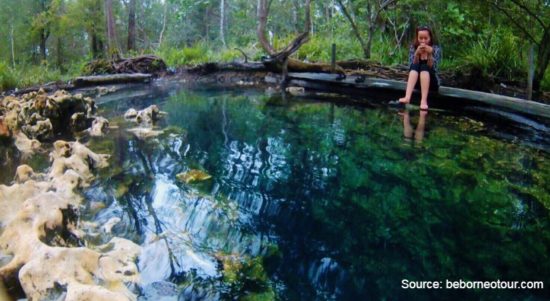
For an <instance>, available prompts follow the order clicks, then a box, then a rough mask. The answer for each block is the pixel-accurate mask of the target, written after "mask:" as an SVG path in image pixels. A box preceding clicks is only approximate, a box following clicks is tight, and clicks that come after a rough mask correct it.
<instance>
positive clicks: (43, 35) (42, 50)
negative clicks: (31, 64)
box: [40, 29, 49, 61]
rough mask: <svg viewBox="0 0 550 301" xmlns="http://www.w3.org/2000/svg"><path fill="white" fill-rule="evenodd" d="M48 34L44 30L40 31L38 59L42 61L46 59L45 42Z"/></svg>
mask: <svg viewBox="0 0 550 301" xmlns="http://www.w3.org/2000/svg"><path fill="white" fill-rule="evenodd" d="M48 36H49V34H48V33H47V31H46V30H45V29H41V30H40V57H41V59H42V60H43V61H45V60H46V59H47V56H46V42H47V40H48Z"/></svg>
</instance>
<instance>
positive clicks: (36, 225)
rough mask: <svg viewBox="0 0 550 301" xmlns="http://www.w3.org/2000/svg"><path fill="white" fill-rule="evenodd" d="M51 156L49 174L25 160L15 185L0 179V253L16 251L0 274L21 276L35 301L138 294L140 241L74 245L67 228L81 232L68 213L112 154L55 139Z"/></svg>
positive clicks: (128, 297) (119, 297)
mask: <svg viewBox="0 0 550 301" xmlns="http://www.w3.org/2000/svg"><path fill="white" fill-rule="evenodd" d="M50 157H51V159H52V166H51V168H50V170H49V172H48V173H47V174H39V173H35V172H34V171H33V170H32V168H31V167H30V166H27V165H21V166H19V167H18V169H17V172H16V175H15V182H14V184H12V185H11V186H5V185H0V230H1V233H2V234H1V235H0V253H2V254H3V255H5V256H8V257H11V260H10V261H9V262H8V263H6V264H4V265H3V266H2V267H0V277H2V278H3V279H15V278H16V277H17V278H18V280H19V282H20V284H21V287H22V288H23V290H24V292H25V294H26V295H27V298H28V299H29V300H48V299H51V298H52V297H54V296H61V299H62V300H67V301H70V300H75V301H76V300H109V301H110V300H136V295H135V294H134V292H132V290H131V289H129V288H128V286H127V285H130V286H132V284H133V285H137V284H138V283H139V273H138V270H137V266H136V264H135V260H136V258H137V256H138V254H139V252H140V247H139V246H137V245H136V244H134V243H133V242H131V241H128V240H125V239H121V238H113V239H112V240H111V241H110V242H108V243H107V244H106V245H101V246H88V247H83V246H77V247H72V246H71V245H70V244H69V243H68V242H67V241H65V240H64V239H63V237H62V234H61V233H67V232H69V233H74V235H75V236H76V237H80V236H81V234H79V233H81V231H78V225H77V224H76V222H75V221H74V220H73V219H70V218H68V217H67V212H75V211H78V210H77V208H78V207H79V206H80V203H81V202H82V197H81V195H80V193H79V189H81V188H82V187H85V186H87V185H89V183H90V181H91V180H92V179H93V171H94V170H95V169H98V168H104V167H106V166H107V159H108V156H106V155H101V154H96V153H94V152H92V151H91V150H89V149H88V148H87V147H86V146H84V145H82V144H80V143H78V142H66V141H56V142H55V143H54V150H53V151H52V152H51V154H50ZM48 233H49V234H50V235H48ZM52 233H53V234H55V235H57V236H59V237H61V238H60V239H58V240H57V241H56V243H55V244H53V243H51V242H50V241H48V239H47V237H48V236H50V237H51V236H52V235H51V234H52ZM55 235H54V236H55ZM81 245H83V244H81ZM61 299H60V300H61Z"/></svg>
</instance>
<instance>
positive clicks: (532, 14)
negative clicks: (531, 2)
mask: <svg viewBox="0 0 550 301" xmlns="http://www.w3.org/2000/svg"><path fill="white" fill-rule="evenodd" d="M510 1H512V3H514V4H515V5H517V6H519V7H520V8H521V9H523V10H524V11H525V12H526V13H527V14H528V15H530V16H531V17H533V18H535V20H536V21H537V22H539V23H540V25H541V26H542V28H543V29H546V28H547V26H546V24H544V22H542V20H541V19H540V18H539V16H537V15H536V14H535V13H533V12H532V11H531V10H530V9H529V8H528V7H527V6H525V4H523V3H521V2H519V1H517V0H510Z"/></svg>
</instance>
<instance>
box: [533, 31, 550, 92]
mask: <svg viewBox="0 0 550 301" xmlns="http://www.w3.org/2000/svg"><path fill="white" fill-rule="evenodd" d="M548 63H550V28H547V29H545V30H544V33H543V36H542V39H541V42H540V43H539V45H538V51H537V67H536V68H535V76H534V77H533V91H534V92H535V95H536V96H537V97H538V96H539V95H540V94H539V93H540V83H541V82H542V79H543V78H544V73H545V72H546V68H547V67H548Z"/></svg>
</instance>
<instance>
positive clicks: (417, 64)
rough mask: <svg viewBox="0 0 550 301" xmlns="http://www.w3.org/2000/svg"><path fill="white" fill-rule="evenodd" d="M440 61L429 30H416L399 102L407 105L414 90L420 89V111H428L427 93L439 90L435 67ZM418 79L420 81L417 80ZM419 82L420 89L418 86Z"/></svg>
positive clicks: (423, 27) (421, 28) (419, 28)
mask: <svg viewBox="0 0 550 301" xmlns="http://www.w3.org/2000/svg"><path fill="white" fill-rule="evenodd" d="M440 59H441V48H440V47H439V46H438V45H434V36H433V33H432V31H431V30H430V28H428V27H426V26H421V27H417V28H416V37H415V40H414V43H413V45H411V47H410V49H409V65H410V68H409V79H408V81H407V90H406V92H405V97H403V98H400V99H399V102H400V103H403V104H407V103H409V102H410V101H411V96H412V92H413V90H414V88H415V87H416V88H417V89H418V88H420V93H421V95H422V96H421V99H420V110H428V92H429V91H437V90H438V89H439V77H438V76H437V70H438V69H437V66H438V65H439V61H440ZM419 77H420V81H419V80H418V78H419ZM418 82H420V87H419V85H418Z"/></svg>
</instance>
